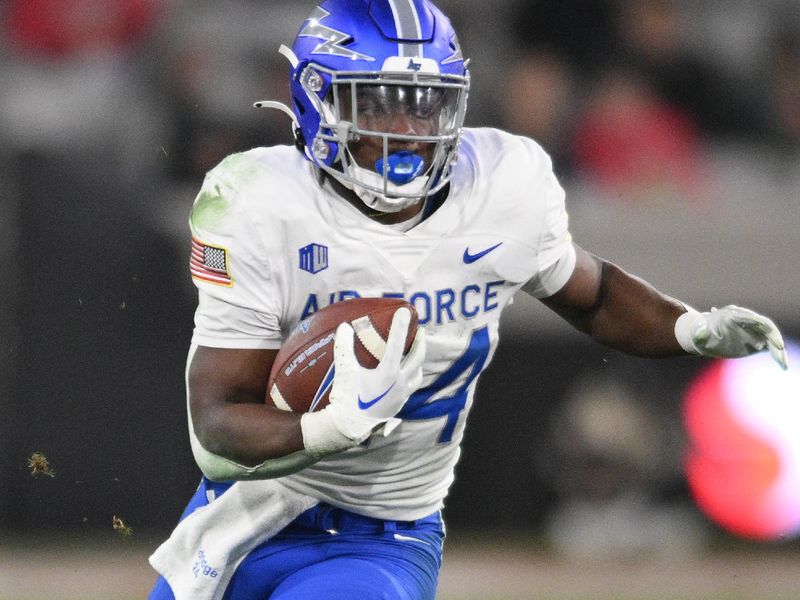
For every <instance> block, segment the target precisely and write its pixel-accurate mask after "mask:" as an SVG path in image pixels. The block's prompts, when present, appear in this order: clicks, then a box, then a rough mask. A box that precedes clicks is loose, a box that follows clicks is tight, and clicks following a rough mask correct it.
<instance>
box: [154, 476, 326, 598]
mask: <svg viewBox="0 0 800 600" xmlns="http://www.w3.org/2000/svg"><path fill="white" fill-rule="evenodd" d="M317 502H318V501H317V500H316V499H314V498H312V497H310V496H306V495H305V494H301V493H299V492H294V491H292V490H290V489H289V488H287V487H286V486H284V485H283V484H281V483H280V482H279V481H278V480H276V479H265V480H261V481H239V482H237V483H235V484H234V485H233V486H231V487H230V488H229V489H228V490H227V491H226V492H225V493H224V494H222V495H221V496H220V497H219V498H216V499H215V500H213V501H212V502H210V503H209V504H208V505H206V506H203V507H201V508H198V509H197V510H195V511H194V512H193V513H192V514H190V515H189V516H187V517H186V518H185V519H184V520H183V521H181V522H180V523H178V526H177V527H176V528H175V530H174V531H173V532H172V535H171V536H170V537H169V539H168V540H167V541H165V542H164V543H163V544H161V546H159V547H158V548H157V549H156V551H155V552H154V553H153V555H152V556H151V557H150V564H151V565H152V566H153V568H154V569H155V570H156V571H158V572H159V573H160V574H161V575H163V576H164V578H165V579H166V580H167V582H168V583H169V585H170V587H171V588H172V592H173V593H174V594H175V600H218V599H219V598H222V596H223V594H224V593H225V588H226V587H227V586H228V582H229V581H230V579H231V577H232V576H233V573H234V572H235V571H236V567H238V566H239V563H240V562H241V561H242V560H243V559H244V558H245V557H246V556H247V554H248V553H249V552H250V551H251V550H253V548H255V547H256V546H258V545H259V544H260V543H262V542H264V541H266V540H268V539H269V538H271V537H272V536H274V535H275V534H276V533H278V532H279V531H280V530H281V529H283V528H284V527H286V525H288V524H289V523H290V522H291V521H292V520H293V519H294V518H295V517H297V516H298V515H299V514H300V513H302V512H303V511H305V510H307V509H309V508H311V507H312V506H314V505H315V504H316V503H317Z"/></svg>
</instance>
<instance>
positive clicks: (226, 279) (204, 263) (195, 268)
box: [189, 237, 233, 287]
mask: <svg viewBox="0 0 800 600" xmlns="http://www.w3.org/2000/svg"><path fill="white" fill-rule="evenodd" d="M189 270H190V271H191V273H192V277H194V278H195V279H199V280H201V281H207V282H209V283H216V284H217V285H224V286H227V287H230V286H232V285H233V279H232V278H231V274H230V271H229V270H228V253H227V251H226V250H225V248H220V247H219V246H212V245H210V244H206V243H204V242H201V241H200V240H198V239H197V238H195V237H192V255H191V257H190V258H189Z"/></svg>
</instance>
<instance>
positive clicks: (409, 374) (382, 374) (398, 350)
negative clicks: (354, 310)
mask: <svg viewBox="0 0 800 600" xmlns="http://www.w3.org/2000/svg"><path fill="white" fill-rule="evenodd" d="M410 320H411V313H409V311H408V309H406V308H399V309H397V311H396V312H395V314H394V316H393V317H392V325H391V327H390V328H389V336H388V338H387V340H386V350H385V352H384V354H383V357H382V358H381V360H380V361H379V363H378V366H377V367H375V368H374V369H366V368H364V367H362V366H361V365H360V364H359V362H358V359H357V358H356V355H355V345H354V331H353V328H352V327H351V326H350V325H349V324H348V323H342V324H341V325H339V327H338V328H337V329H336V338H335V341H334V346H333V359H334V369H335V375H334V378H333V386H332V388H331V395H330V404H328V406H326V407H325V408H324V409H323V410H321V411H319V412H316V413H306V414H304V415H303V417H302V420H301V425H302V428H303V441H304V444H305V447H306V449H307V450H309V451H310V452H311V453H312V454H315V455H317V456H324V455H326V454H330V453H333V452H340V451H341V450H345V449H347V448H349V447H352V446H356V445H358V444H360V443H361V442H363V441H364V440H365V439H367V438H368V437H369V436H370V435H372V433H373V432H374V431H375V430H376V429H377V428H379V427H381V426H383V435H384V436H386V435H389V433H391V432H392V430H393V429H394V428H395V427H397V425H399V424H400V419H397V418H395V415H396V414H397V413H398V412H399V411H400V409H401V408H402V407H403V405H404V404H405V402H406V400H408V397H409V396H410V395H411V394H412V393H413V392H414V391H415V390H416V389H417V388H419V386H420V385H421V384H422V362H423V360H424V359H425V331H424V330H423V329H418V330H417V332H416V335H415V337H414V343H413V344H412V345H411V349H410V350H409V352H408V354H407V355H406V356H405V358H404V357H403V347H404V346H405V341H406V336H407V333H408V326H409V322H410Z"/></svg>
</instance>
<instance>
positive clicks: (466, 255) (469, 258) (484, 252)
mask: <svg viewBox="0 0 800 600" xmlns="http://www.w3.org/2000/svg"><path fill="white" fill-rule="evenodd" d="M502 245H503V242H500V243H499V244H495V245H494V246H491V247H489V248H487V249H486V250H482V251H480V252H478V253H477V254H470V253H469V248H465V249H464V264H465V265H468V264H470V263H474V262H475V261H476V260H478V259H479V258H483V257H484V256H486V255H487V254H489V252H491V251H492V250H494V249H495V248H499V247H500V246H502Z"/></svg>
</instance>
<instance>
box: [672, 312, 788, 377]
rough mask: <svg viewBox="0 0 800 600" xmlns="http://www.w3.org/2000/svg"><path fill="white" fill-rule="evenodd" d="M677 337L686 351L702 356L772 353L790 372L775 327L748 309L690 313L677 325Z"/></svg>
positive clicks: (720, 356) (726, 356) (765, 318)
mask: <svg viewBox="0 0 800 600" xmlns="http://www.w3.org/2000/svg"><path fill="white" fill-rule="evenodd" d="M675 337H676V338H677V339H678V342H679V343H680V345H681V346H683V348H684V350H686V351H687V352H690V353H692V354H700V355H702V356H713V357H718V358H738V357H742V356H749V355H750V354H754V353H756V352H761V351H762V350H769V352H770V354H771V355H772V358H773V359H775V362H777V363H778V364H779V365H780V366H781V368H783V369H784V370H785V369H787V368H788V360H789V358H788V355H787V353H786V346H785V345H784V343H783V338H782V337H781V333H780V331H779V330H778V328H777V327H776V326H775V323H773V322H772V321H771V320H770V319H768V318H767V317H765V316H763V315H759V314H758V313H756V312H753V311H752V310H749V309H747V308H741V307H739V306H733V305H729V306H724V307H722V308H719V309H717V308H712V309H711V311H710V312H702V313H701V312H697V311H694V310H691V309H690V310H689V311H688V312H686V313H684V314H682V315H681V316H680V317H678V320H677V321H676V322H675Z"/></svg>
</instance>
